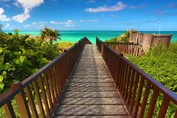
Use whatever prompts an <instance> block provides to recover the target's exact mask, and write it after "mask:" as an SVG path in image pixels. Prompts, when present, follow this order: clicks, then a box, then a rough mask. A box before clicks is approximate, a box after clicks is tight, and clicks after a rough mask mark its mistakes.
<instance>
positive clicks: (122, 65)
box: [96, 38, 177, 118]
mask: <svg viewBox="0 0 177 118" xmlns="http://www.w3.org/2000/svg"><path fill="white" fill-rule="evenodd" d="M96 43H97V46H98V49H99V50H100V52H101V54H102V56H103V58H104V60H105V62H106V64H107V66H108V69H109V71H110V73H111V75H112V77H113V79H114V82H115V84H116V87H117V88H118V90H119V92H120V94H121V96H122V98H123V100H124V102H125V104H126V107H127V109H128V111H129V113H130V115H131V116H132V117H135V118H136V117H138V118H143V117H147V118H151V117H152V116H153V115H154V114H157V117H159V118H164V117H165V116H166V113H167V110H170V108H169V106H170V105H172V104H173V105H174V106H176V107H172V108H173V109H174V117H175V118H177V109H176V108H177V94H175V93H173V92H172V91H170V90H168V89H167V88H165V87H164V86H163V85H162V84H161V83H159V82H157V81H156V80H155V79H153V78H152V77H151V76H149V75H148V74H146V73H145V72H143V71H142V70H141V69H139V68H138V67H137V66H135V65H134V64H132V63H131V62H130V61H129V60H127V59H126V58H124V57H123V55H122V54H120V53H119V52H117V51H115V50H114V49H113V48H111V47H109V46H107V45H106V44H105V43H104V42H102V41H100V40H99V39H98V38H97V39H96ZM158 99H161V103H160V105H159V103H157V101H158ZM148 100H150V103H148V104H149V105H147V102H148ZM156 106H158V107H159V111H157V110H156V111H154V110H155V108H156Z"/></svg>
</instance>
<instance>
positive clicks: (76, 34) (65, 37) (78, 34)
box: [6, 31, 177, 44]
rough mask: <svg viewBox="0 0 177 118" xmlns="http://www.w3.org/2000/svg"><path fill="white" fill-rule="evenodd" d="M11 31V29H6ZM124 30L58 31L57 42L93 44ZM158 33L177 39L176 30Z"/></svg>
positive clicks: (33, 32)
mask: <svg viewBox="0 0 177 118" xmlns="http://www.w3.org/2000/svg"><path fill="white" fill-rule="evenodd" d="M6 32H12V31H6ZM124 32H125V31H60V34H61V35H62V36H61V39H62V40H58V42H62V41H70V42H77V41H78V40H80V39H81V38H83V37H87V38H88V39H89V40H90V41H91V42H92V43H93V44H95V41H96V37H98V38H100V39H101V40H102V41H104V40H107V39H110V38H114V37H117V36H119V35H121V34H122V33H124ZM141 32H144V33H154V34H158V33H159V32H158V31H141ZM19 33H20V34H30V35H32V36H37V35H39V34H40V31H20V32H19ZM160 34H172V39H171V42H175V41H177V31H161V32H160Z"/></svg>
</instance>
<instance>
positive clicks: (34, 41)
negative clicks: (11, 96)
mask: <svg viewBox="0 0 177 118" xmlns="http://www.w3.org/2000/svg"><path fill="white" fill-rule="evenodd" d="M45 29H46V28H45ZM42 31H43V30H42ZM47 31H48V30H47ZM52 31H53V30H52V29H50V32H52ZM54 31H55V33H56V34H57V35H55V38H57V37H56V36H60V35H59V34H58V33H57V31H56V30H54ZM18 32H19V31H18V30H17V29H16V30H15V31H14V33H8V34H7V33H4V32H0V94H2V93H4V92H6V91H8V90H9V88H10V85H11V84H12V83H13V82H15V81H21V80H23V79H25V78H27V77H28V76H30V75H31V74H33V73H35V72H36V71H37V70H38V69H40V68H41V67H43V66H44V65H46V64H47V63H48V62H50V61H51V60H53V59H54V58H55V57H56V56H58V55H59V54H60V53H61V52H62V51H63V49H67V48H69V47H70V46H72V45H73V43H70V42H60V43H53V41H52V40H49V41H46V40H44V39H46V38H45V36H46V37H47V35H44V34H43V37H42V36H36V37H32V36H30V35H20V34H19V33H18ZM43 33H45V32H43ZM50 34H52V33H49V35H50ZM41 35H42V33H41ZM55 38H51V39H54V40H55Z"/></svg>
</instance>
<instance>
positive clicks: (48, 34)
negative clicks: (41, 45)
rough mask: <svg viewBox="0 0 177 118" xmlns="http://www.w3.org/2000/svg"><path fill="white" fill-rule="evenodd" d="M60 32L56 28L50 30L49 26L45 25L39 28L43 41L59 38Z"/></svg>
mask: <svg viewBox="0 0 177 118" xmlns="http://www.w3.org/2000/svg"><path fill="white" fill-rule="evenodd" d="M60 36H61V34H60V33H59V31H58V30H52V29H51V28H48V27H45V28H44V29H42V30H41V38H42V39H43V40H44V41H50V42H52V41H56V40H57V39H60V40H61V38H60Z"/></svg>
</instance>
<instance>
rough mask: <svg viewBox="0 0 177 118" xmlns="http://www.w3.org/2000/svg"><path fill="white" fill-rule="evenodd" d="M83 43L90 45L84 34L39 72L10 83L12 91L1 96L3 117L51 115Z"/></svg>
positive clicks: (0, 106)
mask: <svg viewBox="0 0 177 118" xmlns="http://www.w3.org/2000/svg"><path fill="white" fill-rule="evenodd" d="M85 44H90V42H89V41H88V39H87V38H86V37H84V38H83V39H81V40H80V41H79V42H77V43H76V44H75V45H74V46H72V47H71V48H69V49H68V50H66V51H65V52H64V53H62V54H61V55H59V56H58V57H57V58H55V59H54V60H53V61H51V62H50V63H49V64H47V65H46V66H44V67H43V68H41V69H39V70H38V72H36V73H34V74H33V75H31V76H30V77H28V78H26V79H25V80H23V81H22V82H15V83H13V84H12V86H11V90H10V91H9V92H7V93H5V94H4V95H2V96H0V108H2V107H3V108H4V110H5V113H6V116H7V117H16V116H18V115H19V116H21V117H25V118H26V117H29V118H30V117H34V118H37V117H39V116H40V117H50V116H51V115H52V112H53V110H54V108H55V106H56V103H57V101H58V99H59V97H60V96H61V92H62V90H63V88H64V86H65V83H66V80H67V79H68V77H69V75H70V73H71V71H72V69H73V67H74V65H75V62H76V61H77V59H78V57H79V55H80V54H81V52H82V49H83V48H84V46H85ZM14 101H15V102H14ZM15 103H16V104H17V108H18V109H14V106H13V105H12V104H15ZM15 110H18V111H19V114H17V113H16V112H15Z"/></svg>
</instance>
